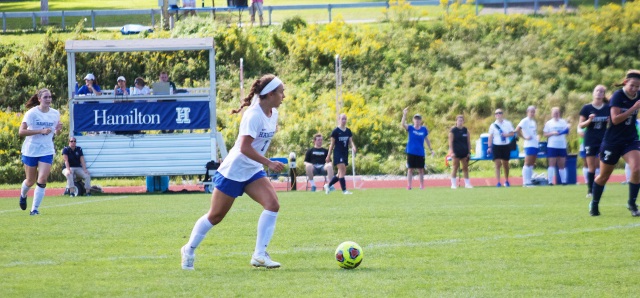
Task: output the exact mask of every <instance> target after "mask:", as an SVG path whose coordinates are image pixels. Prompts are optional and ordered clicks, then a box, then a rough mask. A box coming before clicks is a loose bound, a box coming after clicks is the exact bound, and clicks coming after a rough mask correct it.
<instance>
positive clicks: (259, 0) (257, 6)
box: [249, 0, 264, 26]
mask: <svg viewBox="0 0 640 298" xmlns="http://www.w3.org/2000/svg"><path fill="white" fill-rule="evenodd" d="M263 4H264V3H263V0H253V1H251V7H249V12H250V13H251V26H253V23H255V21H256V12H257V13H258V17H259V18H260V26H262V22H263V21H264V19H263V17H262V6H263Z"/></svg>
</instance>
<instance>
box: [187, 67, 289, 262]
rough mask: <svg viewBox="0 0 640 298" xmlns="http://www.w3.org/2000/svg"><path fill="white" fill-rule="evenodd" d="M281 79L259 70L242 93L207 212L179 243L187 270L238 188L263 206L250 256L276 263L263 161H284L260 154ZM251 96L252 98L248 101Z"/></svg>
mask: <svg viewBox="0 0 640 298" xmlns="http://www.w3.org/2000/svg"><path fill="white" fill-rule="evenodd" d="M284 97H285V96H284V85H283V83H282V81H281V80H280V79H279V78H278V77H276V76H274V75H271V74H268V75H264V76H262V77H261V78H260V79H258V80H256V81H255V82H254V83H253V85H252V86H251V92H250V93H249V95H248V96H247V97H246V98H244V99H243V103H242V106H241V107H240V109H238V110H234V111H233V113H239V112H240V111H241V110H242V108H243V107H245V106H249V105H250V107H249V108H248V109H247V110H246V111H245V112H244V115H243V116H242V120H241V121H240V129H239V131H238V139H237V140H236V143H235V144H234V145H233V148H231V150H229V154H228V155H227V157H226V158H225V159H224V160H223V161H222V163H221V164H220V167H219V168H218V171H217V172H216V173H215V175H214V176H213V183H214V185H215V189H214V191H213V194H212V196H211V207H210V209H209V212H207V214H205V215H203V216H202V217H200V219H198V221H196V224H195V225H194V227H193V230H192V231H191V236H190V237H189V242H187V244H185V245H184V246H183V247H182V248H181V249H180V253H181V255H182V261H181V265H182V269H184V270H193V269H194V267H193V262H194V257H195V249H196V248H197V247H198V245H200V242H202V240H203V239H204V237H205V236H206V235H207V233H208V232H209V230H211V228H213V226H214V225H217V224H219V223H220V222H221V221H222V220H223V219H224V217H225V216H226V215H227V213H228V212H229V209H231V206H232V205H233V202H235V199H236V198H237V197H239V196H242V194H243V193H245V192H246V193H247V195H249V197H250V198H251V199H253V200H254V201H256V202H258V203H259V204H260V205H262V207H263V208H264V210H263V211H262V214H261V215H260V219H259V220H258V228H257V237H256V246H255V249H254V252H253V256H252V257H251V265H253V266H255V267H266V268H278V267H280V263H278V262H275V261H273V260H271V257H270V256H269V254H268V253H267V246H268V245H269V242H270V241H271V237H272V236H273V232H274V230H275V228H276V218H277V216H278V210H279V209H280V203H279V202H278V196H277V194H276V191H275V189H274V188H273V185H272V184H271V182H269V178H267V174H266V173H265V172H264V166H267V167H268V168H269V169H271V170H272V171H274V172H280V171H282V170H283V169H284V164H282V163H281V162H277V161H272V160H270V159H268V158H266V157H265V156H264V154H265V152H266V151H267V149H268V148H269V144H270V143H271V139H272V138H273V136H274V134H275V132H276V126H277V124H278V110H276V108H278V107H279V106H280V104H282V100H283V99H284ZM252 101H253V102H252Z"/></svg>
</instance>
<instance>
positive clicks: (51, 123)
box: [21, 107, 60, 157]
mask: <svg viewBox="0 0 640 298" xmlns="http://www.w3.org/2000/svg"><path fill="white" fill-rule="evenodd" d="M22 122H24V123H26V124H27V129H28V130H39V129H45V128H51V132H50V133H49V134H46V135H44V134H37V135H32V136H27V137H25V139H24V142H23V143H22V149H21V154H22V155H24V156H29V157H40V156H46V155H54V154H55V153H56V149H55V147H54V146H53V135H54V134H55V131H56V126H58V122H60V112H58V110H56V109H52V108H49V111H48V112H46V113H43V112H42V111H40V109H38V107H33V108H31V109H30V110H28V111H27V112H26V113H25V114H24V118H22Z"/></svg>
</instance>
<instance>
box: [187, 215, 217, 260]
mask: <svg viewBox="0 0 640 298" xmlns="http://www.w3.org/2000/svg"><path fill="white" fill-rule="evenodd" d="M211 228H213V225H212V224H211V222H210V221H209V218H207V214H205V215H203V216H202V217H200V218H199V219H198V221H196V224H195V225H194V226H193V230H191V237H189V242H187V250H188V252H189V253H191V254H193V251H194V250H196V248H197V247H198V245H200V242H202V240H203V239H204V237H205V236H207V232H209V230H211Z"/></svg>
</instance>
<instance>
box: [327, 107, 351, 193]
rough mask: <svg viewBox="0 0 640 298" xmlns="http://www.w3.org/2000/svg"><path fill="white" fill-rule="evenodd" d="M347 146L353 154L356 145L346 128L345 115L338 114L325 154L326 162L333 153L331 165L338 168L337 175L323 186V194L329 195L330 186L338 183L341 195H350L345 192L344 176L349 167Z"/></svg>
mask: <svg viewBox="0 0 640 298" xmlns="http://www.w3.org/2000/svg"><path fill="white" fill-rule="evenodd" d="M349 145H351V149H352V150H353V153H355V152H356V145H355V144H354V143H353V134H352V133H351V130H350V129H349V128H348V127H347V115H345V114H340V116H339V117H338V127H336V128H335V129H334V130H333V132H331V145H329V154H327V159H326V160H327V162H330V161H331V154H332V153H333V165H334V166H336V167H337V168H338V175H336V176H333V179H331V182H329V184H325V185H324V192H325V193H326V194H329V192H330V191H331V186H333V185H334V184H336V182H340V187H342V193H343V194H345V195H350V194H351V192H350V191H348V190H347V182H346V180H345V179H344V176H345V175H346V174H347V166H348V165H349Z"/></svg>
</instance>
